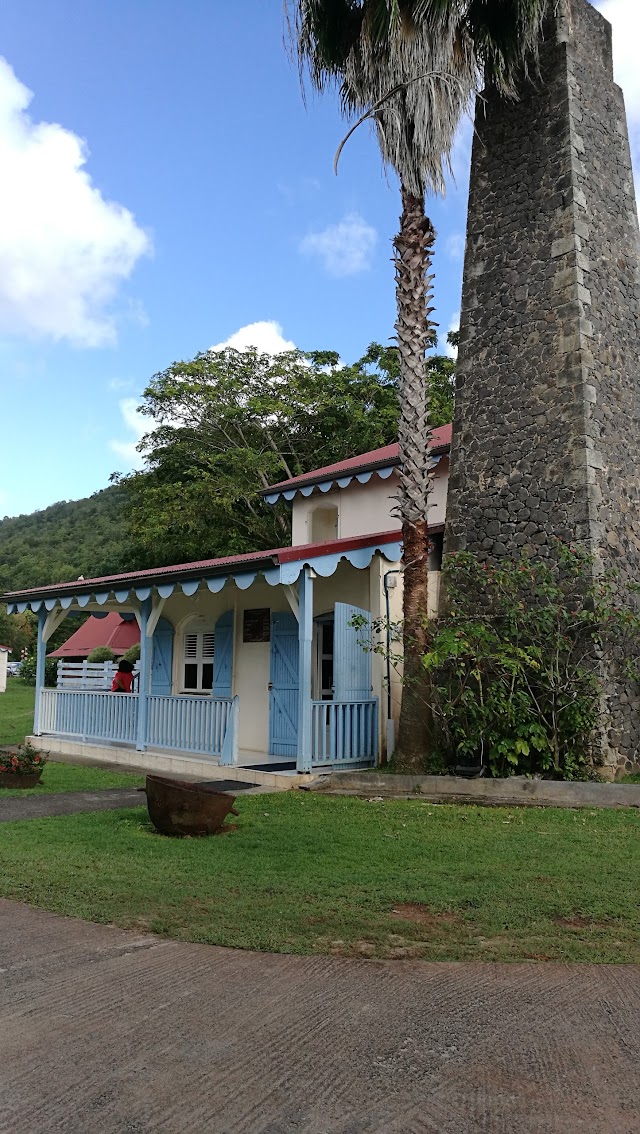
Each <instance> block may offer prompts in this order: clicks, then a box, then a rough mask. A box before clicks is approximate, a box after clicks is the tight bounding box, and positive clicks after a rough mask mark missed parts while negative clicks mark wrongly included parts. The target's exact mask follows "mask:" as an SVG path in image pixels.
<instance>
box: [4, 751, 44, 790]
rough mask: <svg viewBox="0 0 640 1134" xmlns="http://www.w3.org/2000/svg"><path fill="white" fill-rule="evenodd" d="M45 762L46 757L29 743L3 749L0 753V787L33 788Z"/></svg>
mask: <svg viewBox="0 0 640 1134" xmlns="http://www.w3.org/2000/svg"><path fill="white" fill-rule="evenodd" d="M46 762H47V758H46V756H44V755H43V753H42V752H38V750H37V749H36V748H34V747H33V745H32V744H29V743H26V744H18V745H17V747H15V748H3V749H2V750H1V751H0V787H9V788H30V787H35V786H36V784H37V783H39V781H40V776H41V775H42V769H43V768H44V766H45V764H46Z"/></svg>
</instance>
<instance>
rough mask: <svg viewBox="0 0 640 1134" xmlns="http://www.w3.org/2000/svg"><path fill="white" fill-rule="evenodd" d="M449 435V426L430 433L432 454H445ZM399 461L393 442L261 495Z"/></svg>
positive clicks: (450, 429) (313, 471) (279, 484)
mask: <svg viewBox="0 0 640 1134" xmlns="http://www.w3.org/2000/svg"><path fill="white" fill-rule="evenodd" d="M451 433H452V426H451V425H438V426H437V427H436V428H435V429H433V430H432V431H431V449H432V451H433V452H434V453H438V452H445V451H446V450H447V449H448V448H449V446H450V445H451ZM399 459H400V446H399V444H398V442H397V441H394V442H393V443H392V444H391V445H382V446H381V447H380V448H379V449H370V450H369V452H368V453H360V454H359V455H358V456H356V457H347V458H346V460H344V461H335V462H334V464H332V465H323V466H322V468H319V469H312V470H311V471H310V472H307V473H300V475H299V476H292V477H290V478H289V480H280V481H278V483H277V484H270V485H269V487H268V488H265V489H264V490H263V492H262V495H263V496H264V495H266V494H268V493H271V492H283V491H285V492H286V490H287V489H288V488H292V487H293V486H294V485H300V486H303V485H304V486H306V485H309V484H316V483H317V482H319V481H322V480H328V479H330V478H335V477H336V476H339V475H340V474H347V473H353V475H354V476H357V474H358V473H359V472H366V471H368V470H369V469H375V468H376V467H381V466H384V465H385V464H392V465H395V464H397V463H398V461H399Z"/></svg>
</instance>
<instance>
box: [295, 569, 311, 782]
mask: <svg viewBox="0 0 640 1134" xmlns="http://www.w3.org/2000/svg"><path fill="white" fill-rule="evenodd" d="M313 577H314V576H313V571H312V570H311V568H310V567H304V568H303V571H302V574H301V575H300V584H299V589H298V605H299V611H298V644H299V659H300V660H299V667H300V668H299V672H300V691H299V701H298V755H297V760H296V767H297V770H298V771H299V772H310V771H311V647H312V640H313Z"/></svg>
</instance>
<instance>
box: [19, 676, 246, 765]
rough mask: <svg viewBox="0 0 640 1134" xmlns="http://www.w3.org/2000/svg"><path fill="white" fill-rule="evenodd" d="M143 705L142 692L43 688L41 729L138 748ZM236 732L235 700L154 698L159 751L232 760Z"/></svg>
mask: <svg viewBox="0 0 640 1134" xmlns="http://www.w3.org/2000/svg"><path fill="white" fill-rule="evenodd" d="M139 704H140V697H139V694H137V693H110V692H109V693H99V692H93V691H91V690H71V689H42V690H41V693H40V721H39V731H40V732H41V733H54V734H56V735H59V736H70V737H71V736H73V737H80V738H83V739H85V738H86V739H90V740H106V741H122V742H123V743H128V744H135V743H136V740H139V737H138V735H137V726H138V712H139ZM229 726H231V728H230V727H229ZM236 732H237V710H236V711H233V702H232V700H231V698H230V697H229V698H227V697H172V696H164V697H158V696H150V697H149V698H148V719H147V737H146V744H147V745H149V746H151V747H153V748H169V749H172V750H174V751H180V752H193V753H198V755H201V756H222V754H223V750H224V753H225V757H226V759H225V762H227V760H228V761H229V762H231V760H232V758H233V751H234V743H235V745H236V748H237V737H236V736H235V733H236ZM232 734H233V735H232ZM225 741H226V744H225Z"/></svg>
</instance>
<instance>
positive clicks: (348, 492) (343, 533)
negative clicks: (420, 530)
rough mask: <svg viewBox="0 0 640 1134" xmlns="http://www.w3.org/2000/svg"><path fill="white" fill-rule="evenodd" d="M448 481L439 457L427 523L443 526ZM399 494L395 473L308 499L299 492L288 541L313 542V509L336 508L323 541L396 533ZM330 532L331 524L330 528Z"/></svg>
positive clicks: (445, 465)
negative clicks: (330, 533)
mask: <svg viewBox="0 0 640 1134" xmlns="http://www.w3.org/2000/svg"><path fill="white" fill-rule="evenodd" d="M448 481H449V458H448V457H446V456H445V457H441V459H440V461H439V463H438V465H437V466H436V468H435V471H434V477H433V490H432V494H431V501H430V507H429V512H428V517H427V518H428V521H429V523H430V524H433V525H437V524H444V518H445V509H446V502H447V484H448ZM397 491H398V474H397V473H396V472H393V473H392V474H391V476H390V477H389V478H388V479H387V480H381V479H380V477H379V476H378V474H377V473H375V472H374V473H373V475H372V477H371V480H370V481H368V483H367V484H360V482H359V481H357V480H352V481H351V484H349V485H347V487H346V488H332V489H331V491H330V492H324V493H323V492H319V491H318V490H317V489H315V490H314V492H313V493H312V494H311V496H306V497H305V496H301V495H300V494H299V493H298V495H297V496H295V497H294V499H293V515H292V535H291V542H292V544H293V545H294V547H295V546H298V545H299V544H303V543H313V542H314V540H313V534H312V528H313V513H314V511H315V510H316V509H327V508H330V507H332V506H333V507H336V506H337V508H338V524H337V531H336V534H335V536H328V537H326V538H333V539H346V538H348V537H349V536H361V535H368V534H370V533H371V534H373V533H377V532H390V531H397V529H398V528H399V527H400V521H399V520H398V517H397V516H394V515H392V512H393V509H394V507H395V496H396V494H397ZM331 527H332V529H333V525H331Z"/></svg>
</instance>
